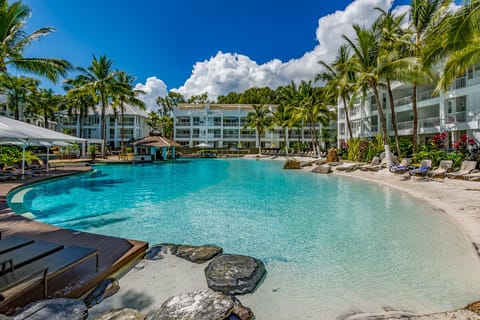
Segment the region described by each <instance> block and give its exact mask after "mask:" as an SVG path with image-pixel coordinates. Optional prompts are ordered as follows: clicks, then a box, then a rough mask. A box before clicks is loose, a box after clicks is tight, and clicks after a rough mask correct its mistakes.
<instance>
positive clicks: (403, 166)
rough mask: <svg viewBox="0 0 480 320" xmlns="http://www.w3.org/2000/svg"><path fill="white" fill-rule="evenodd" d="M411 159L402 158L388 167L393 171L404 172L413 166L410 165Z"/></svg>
mask: <svg viewBox="0 0 480 320" xmlns="http://www.w3.org/2000/svg"><path fill="white" fill-rule="evenodd" d="M411 161H412V159H409V158H403V159H402V161H401V162H400V164H397V165H395V166H392V167H390V172H393V173H405V172H406V171H408V170H410V169H413V168H414V167H412V166H410V162H411Z"/></svg>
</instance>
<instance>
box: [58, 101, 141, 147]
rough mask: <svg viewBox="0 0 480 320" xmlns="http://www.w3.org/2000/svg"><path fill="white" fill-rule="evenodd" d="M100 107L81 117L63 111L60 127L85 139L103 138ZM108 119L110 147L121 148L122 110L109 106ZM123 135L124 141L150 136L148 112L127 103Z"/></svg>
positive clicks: (106, 112)
mask: <svg viewBox="0 0 480 320" xmlns="http://www.w3.org/2000/svg"><path fill="white" fill-rule="evenodd" d="M99 109H100V108H96V110H95V111H93V110H90V111H89V112H88V114H87V116H85V117H83V119H81V118H80V115H78V114H77V115H68V114H67V113H63V114H62V115H61V116H59V117H58V124H57V126H58V129H57V131H61V132H63V133H66V134H69V135H72V136H76V137H79V138H84V139H89V140H93V139H101V132H102V129H101V127H102V123H101V121H100V117H101V115H100V112H99ZM105 121H106V127H107V129H106V132H107V135H106V141H107V146H109V147H110V148H114V149H118V148H120V145H121V141H122V134H121V129H122V122H121V115H120V112H118V111H117V113H116V114H115V112H114V111H113V109H112V107H111V106H109V107H108V108H107V110H106V111H105ZM123 128H124V131H123V136H124V141H125V142H129V141H133V140H137V139H140V138H143V137H145V136H148V133H149V128H148V127H147V112H146V111H144V110H140V109H139V108H136V107H133V106H130V105H125V111H124V116H123Z"/></svg>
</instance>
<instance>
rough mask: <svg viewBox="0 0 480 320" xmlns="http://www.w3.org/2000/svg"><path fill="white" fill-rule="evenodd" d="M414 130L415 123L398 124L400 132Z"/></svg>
mask: <svg viewBox="0 0 480 320" xmlns="http://www.w3.org/2000/svg"><path fill="white" fill-rule="evenodd" d="M412 128H413V121H403V122H397V129H398V130H408V129H412Z"/></svg>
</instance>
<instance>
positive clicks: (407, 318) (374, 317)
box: [337, 310, 480, 320]
mask: <svg viewBox="0 0 480 320" xmlns="http://www.w3.org/2000/svg"><path fill="white" fill-rule="evenodd" d="M337 319H338V320H396V319H404V320H480V316H479V315H478V314H476V313H474V312H472V311H470V310H456V311H450V312H442V313H434V314H427V315H414V314H412V313H410V312H401V311H392V312H385V313H382V314H373V313H364V314H355V315H351V316H347V317H342V318H337Z"/></svg>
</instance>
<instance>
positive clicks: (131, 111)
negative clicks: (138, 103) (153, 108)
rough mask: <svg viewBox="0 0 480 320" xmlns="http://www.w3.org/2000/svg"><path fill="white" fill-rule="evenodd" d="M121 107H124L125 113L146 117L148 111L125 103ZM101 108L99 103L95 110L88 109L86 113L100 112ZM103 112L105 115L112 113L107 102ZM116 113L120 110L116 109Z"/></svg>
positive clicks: (110, 106)
mask: <svg viewBox="0 0 480 320" xmlns="http://www.w3.org/2000/svg"><path fill="white" fill-rule="evenodd" d="M123 107H124V110H125V111H124V114H125V115H139V116H142V117H145V118H146V117H148V112H147V111H146V110H141V109H140V108H138V107H134V106H132V105H129V104H126V103H125V104H124V105H123ZM101 110H102V107H101V105H97V106H96V108H95V110H92V109H89V111H88V114H89V115H94V114H100V113H101ZM105 114H106V115H112V114H114V112H113V108H112V105H111V104H109V105H108V106H107V108H106V109H105ZM117 114H120V110H117Z"/></svg>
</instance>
